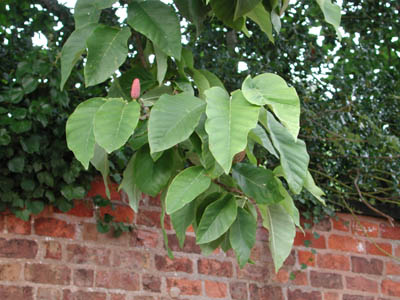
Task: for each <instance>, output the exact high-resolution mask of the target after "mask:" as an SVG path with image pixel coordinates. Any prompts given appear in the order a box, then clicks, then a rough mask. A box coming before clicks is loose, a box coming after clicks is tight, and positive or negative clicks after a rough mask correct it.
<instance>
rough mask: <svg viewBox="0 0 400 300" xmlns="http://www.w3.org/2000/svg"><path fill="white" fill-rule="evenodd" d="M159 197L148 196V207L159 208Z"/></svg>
mask: <svg viewBox="0 0 400 300" xmlns="http://www.w3.org/2000/svg"><path fill="white" fill-rule="evenodd" d="M160 197H161V196H160V195H158V196H156V197H152V196H149V200H148V203H149V205H150V206H156V207H161V198H160Z"/></svg>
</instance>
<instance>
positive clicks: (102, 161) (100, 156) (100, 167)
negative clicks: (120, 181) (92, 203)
mask: <svg viewBox="0 0 400 300" xmlns="http://www.w3.org/2000/svg"><path fill="white" fill-rule="evenodd" d="M90 163H91V164H92V165H93V166H94V167H95V169H96V170H97V171H99V172H100V173H101V175H102V176H103V182H104V186H105V189H106V195H107V198H108V199H110V198H111V195H110V189H109V187H108V174H109V173H110V165H109V162H108V155H107V152H106V151H105V150H104V149H103V148H102V147H100V146H99V145H98V144H97V143H96V144H95V146H94V155H93V157H92V159H91V160H90Z"/></svg>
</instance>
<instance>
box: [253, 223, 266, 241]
mask: <svg viewBox="0 0 400 300" xmlns="http://www.w3.org/2000/svg"><path fill="white" fill-rule="evenodd" d="M268 236H269V234H268V230H267V229H265V228H264V227H262V226H261V227H257V231H256V241H260V242H268Z"/></svg>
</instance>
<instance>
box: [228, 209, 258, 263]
mask: <svg viewBox="0 0 400 300" xmlns="http://www.w3.org/2000/svg"><path fill="white" fill-rule="evenodd" d="M256 230H257V219H255V218H254V217H253V216H252V215H251V214H250V213H249V212H247V211H246V210H244V209H243V208H241V207H239V208H238V212H237V217H236V220H235V222H234V223H233V224H232V227H231V229H230V230H229V232H230V234H229V241H230V243H231V246H232V248H233V251H234V252H235V254H236V257H237V260H238V263H239V266H240V267H241V268H243V267H244V266H245V264H246V263H247V262H248V260H249V258H250V252H251V249H252V248H253V246H254V243H255V242H256Z"/></svg>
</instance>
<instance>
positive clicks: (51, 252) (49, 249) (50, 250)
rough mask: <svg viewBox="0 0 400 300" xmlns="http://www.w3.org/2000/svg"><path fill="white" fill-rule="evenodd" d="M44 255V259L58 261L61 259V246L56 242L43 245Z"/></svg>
mask: <svg viewBox="0 0 400 300" xmlns="http://www.w3.org/2000/svg"><path fill="white" fill-rule="evenodd" d="M43 245H44V249H45V253H44V258H50V259H58V260H60V259H61V257H62V249H61V244H60V243H59V242H56V241H47V242H44V243H43Z"/></svg>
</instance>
